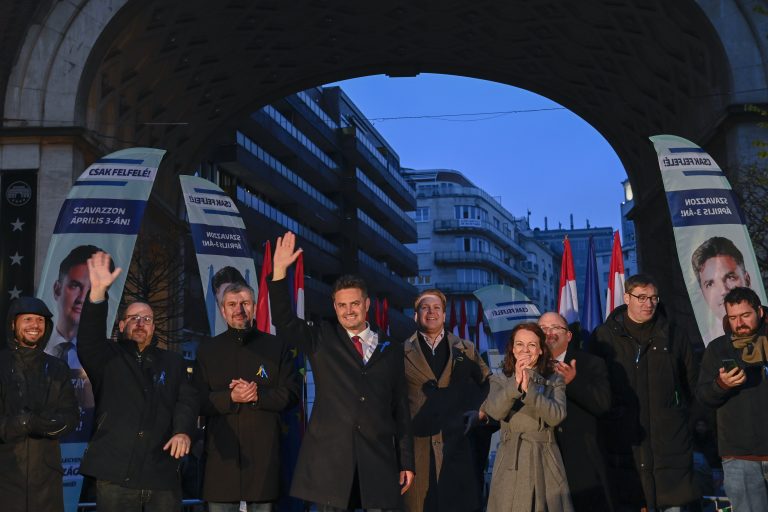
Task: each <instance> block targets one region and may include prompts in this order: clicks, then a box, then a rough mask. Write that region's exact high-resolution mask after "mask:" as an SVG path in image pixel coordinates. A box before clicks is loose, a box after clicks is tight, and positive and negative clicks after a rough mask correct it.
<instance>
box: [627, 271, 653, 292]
mask: <svg viewBox="0 0 768 512" xmlns="http://www.w3.org/2000/svg"><path fill="white" fill-rule="evenodd" d="M639 286H653V287H654V288H656V291H657V292H658V291H659V285H658V284H657V283H656V280H655V279H654V278H653V277H651V276H649V275H648V274H635V275H633V276H631V277H629V279H627V280H626V281H624V291H625V292H626V293H630V292H631V291H632V290H634V289H635V288H637V287H639Z"/></svg>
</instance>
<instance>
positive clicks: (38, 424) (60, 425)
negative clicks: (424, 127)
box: [27, 413, 67, 437]
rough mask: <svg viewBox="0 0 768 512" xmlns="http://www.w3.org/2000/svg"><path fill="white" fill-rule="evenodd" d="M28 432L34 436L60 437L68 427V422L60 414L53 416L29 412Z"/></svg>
mask: <svg viewBox="0 0 768 512" xmlns="http://www.w3.org/2000/svg"><path fill="white" fill-rule="evenodd" d="M28 416H29V419H28V421H27V432H28V433H29V435H31V436H33V437H58V436H59V435H60V434H62V433H63V432H64V430H65V429H66V428H67V424H66V422H65V421H64V420H63V419H61V417H59V416H58V415H52V416H51V417H45V416H41V415H39V414H35V413H30V414H28Z"/></svg>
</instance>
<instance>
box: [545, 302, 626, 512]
mask: <svg viewBox="0 0 768 512" xmlns="http://www.w3.org/2000/svg"><path fill="white" fill-rule="evenodd" d="M539 327H541V330H542V331H544V334H546V335H547V345H549V348H550V350H551V351H552V357H553V358H554V359H555V360H556V361H557V362H556V363H555V371H556V372H557V373H559V374H560V375H562V377H563V379H564V380H565V397H566V400H567V402H566V411H567V412H568V415H567V416H566V418H565V420H563V422H562V423H560V424H559V425H558V426H557V427H556V428H555V436H556V438H557V444H558V446H560V453H561V454H562V455H563V465H564V466H565V474H566V476H567V477H568V488H569V489H570V491H571V501H572V502H573V508H574V510H575V511H576V512H592V511H595V510H600V511H605V512H608V511H610V510H612V509H613V506H612V501H611V496H610V492H609V487H608V476H607V474H606V471H605V460H604V459H605V450H604V447H603V446H602V441H601V436H599V435H598V432H597V426H598V419H599V418H600V417H601V416H603V415H604V414H605V413H606V412H608V409H609V408H610V406H611V386H610V384H609V383H608V371H607V370H606V368H605V363H604V362H603V360H602V359H600V358H599V357H595V356H593V355H591V354H587V353H586V352H583V351H581V350H579V349H578V348H576V347H574V346H573V345H571V339H572V338H573V333H572V332H571V331H570V329H569V328H568V322H566V320H565V318H563V316H562V315H560V314H559V313H556V312H554V311H549V312H547V313H544V314H543V315H541V317H540V318H539ZM577 366H578V369H577Z"/></svg>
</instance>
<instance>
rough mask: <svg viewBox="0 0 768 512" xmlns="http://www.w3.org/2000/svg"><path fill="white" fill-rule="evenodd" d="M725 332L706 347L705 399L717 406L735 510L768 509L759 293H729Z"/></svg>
mask: <svg viewBox="0 0 768 512" xmlns="http://www.w3.org/2000/svg"><path fill="white" fill-rule="evenodd" d="M724 302H725V313H726V315H725V320H726V322H724V323H725V324H726V325H725V335H723V336H720V337H719V338H717V339H715V340H714V341H712V342H711V343H710V344H709V345H708V346H707V350H706V351H705V352H704V359H703V360H702V362H701V376H700V378H699V385H698V389H697V396H698V398H699V400H700V401H701V402H702V403H703V404H705V405H708V406H709V407H712V408H714V409H717V440H718V450H719V452H720V456H721V457H722V458H723V472H724V473H725V492H726V494H727V495H728V497H729V498H730V500H731V504H732V505H733V510H736V511H738V512H758V511H766V510H768V482H767V481H766V479H767V477H766V475H768V471H767V469H768V322H766V316H768V315H766V312H767V311H766V308H765V307H762V306H761V305H760V298H759V297H758V296H757V294H756V293H755V292H754V291H753V290H751V289H749V288H744V287H738V288H734V289H733V290H731V291H730V292H728V294H727V295H726V296H725V299H724Z"/></svg>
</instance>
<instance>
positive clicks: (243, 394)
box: [229, 379, 259, 404]
mask: <svg viewBox="0 0 768 512" xmlns="http://www.w3.org/2000/svg"><path fill="white" fill-rule="evenodd" d="M229 389H230V390H231V391H230V397H232V402H234V403H237V404H247V403H252V402H257V401H258V400H259V386H258V384H256V383H255V382H248V381H247V380H245V379H232V382H230V383H229Z"/></svg>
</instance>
